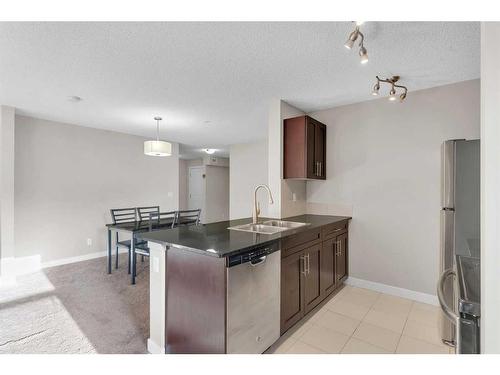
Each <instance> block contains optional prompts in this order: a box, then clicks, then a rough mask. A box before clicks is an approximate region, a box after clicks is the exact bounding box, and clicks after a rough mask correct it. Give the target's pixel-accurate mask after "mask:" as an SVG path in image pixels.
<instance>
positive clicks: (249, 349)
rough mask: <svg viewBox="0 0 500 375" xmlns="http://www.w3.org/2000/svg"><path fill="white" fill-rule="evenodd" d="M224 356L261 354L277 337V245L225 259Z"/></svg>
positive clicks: (278, 326)
mask: <svg viewBox="0 0 500 375" xmlns="http://www.w3.org/2000/svg"><path fill="white" fill-rule="evenodd" d="M226 265H227V268H226V271H227V272H226V275H227V323H226V324H227V326H226V352H227V353H249V354H257V353H263V352H264V351H265V350H266V349H267V348H269V347H270V346H271V345H272V344H273V343H274V342H275V341H276V340H278V339H279V337H280V267H281V251H280V249H279V243H278V242H276V243H272V244H268V245H265V246H260V247H257V248H254V249H252V250H251V251H249V252H246V253H243V254H238V255H234V256H230V257H228V259H227V264H226Z"/></svg>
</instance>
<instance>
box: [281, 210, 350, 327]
mask: <svg viewBox="0 0 500 375" xmlns="http://www.w3.org/2000/svg"><path fill="white" fill-rule="evenodd" d="M347 225H348V221H347V220H345V221H341V222H338V223H334V224H331V225H327V226H323V227H320V228H316V229H311V230H309V231H307V232H302V233H299V234H296V235H294V236H290V237H287V238H285V239H283V240H282V241H281V256H282V259H281V334H283V333H284V332H286V331H287V330H288V329H289V328H290V327H292V326H293V325H295V324H296V323H297V322H298V321H299V320H301V319H302V318H303V317H304V315H305V314H307V313H308V312H309V311H311V310H312V309H314V307H316V306H317V305H318V304H319V303H321V301H323V300H324V299H325V298H326V297H327V296H328V295H330V294H331V293H332V292H333V291H334V290H335V289H337V288H338V287H339V286H340V285H342V282H343V281H344V280H345V279H346V278H347V269H348V268H347V243H348V241H347Z"/></svg>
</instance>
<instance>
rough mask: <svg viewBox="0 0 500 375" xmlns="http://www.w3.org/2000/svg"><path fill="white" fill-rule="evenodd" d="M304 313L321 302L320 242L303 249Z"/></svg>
mask: <svg viewBox="0 0 500 375" xmlns="http://www.w3.org/2000/svg"><path fill="white" fill-rule="evenodd" d="M304 259H305V266H306V267H305V274H304V313H305V314H307V313H308V312H309V311H311V310H312V309H313V308H314V307H316V305H317V304H318V303H320V302H321V297H322V296H323V294H322V293H321V271H320V267H321V244H317V245H314V246H312V247H309V248H307V249H305V250H304Z"/></svg>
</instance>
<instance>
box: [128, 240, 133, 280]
mask: <svg viewBox="0 0 500 375" xmlns="http://www.w3.org/2000/svg"><path fill="white" fill-rule="evenodd" d="M131 252H132V251H131V249H130V247H129V248H128V274H129V275H130V274H131V273H132V254H131Z"/></svg>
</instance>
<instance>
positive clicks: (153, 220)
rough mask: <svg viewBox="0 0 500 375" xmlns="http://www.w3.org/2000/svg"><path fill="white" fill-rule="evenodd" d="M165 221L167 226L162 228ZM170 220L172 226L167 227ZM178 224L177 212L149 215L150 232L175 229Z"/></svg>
mask: <svg viewBox="0 0 500 375" xmlns="http://www.w3.org/2000/svg"><path fill="white" fill-rule="evenodd" d="M162 220H164V221H165V222H166V223H165V225H162V226H160V224H162V223H161V221H162ZM168 220H172V222H171V224H170V226H169V225H167V223H168ZM176 222H177V211H168V212H152V213H150V214H149V231H150V232H151V231H153V230H159V229H168V228H174V227H175V226H176Z"/></svg>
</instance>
